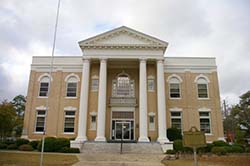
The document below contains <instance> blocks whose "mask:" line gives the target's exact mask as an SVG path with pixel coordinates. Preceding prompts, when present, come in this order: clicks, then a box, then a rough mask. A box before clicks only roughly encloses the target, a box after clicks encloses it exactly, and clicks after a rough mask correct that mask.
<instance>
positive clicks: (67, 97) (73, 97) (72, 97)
mask: <svg viewBox="0 0 250 166" xmlns="http://www.w3.org/2000/svg"><path fill="white" fill-rule="evenodd" d="M69 78H70V77H69ZM69 83H76V96H67V93H68V84H69ZM65 92H66V94H65V98H66V99H77V97H78V96H77V94H78V82H67V83H66V91H65Z"/></svg>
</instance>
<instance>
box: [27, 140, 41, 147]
mask: <svg viewBox="0 0 250 166" xmlns="http://www.w3.org/2000/svg"><path fill="white" fill-rule="evenodd" d="M39 142H40V141H30V142H29V145H31V146H32V148H33V149H37V145H38V144H39Z"/></svg>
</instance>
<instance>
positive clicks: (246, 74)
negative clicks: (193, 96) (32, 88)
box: [0, 0, 250, 104]
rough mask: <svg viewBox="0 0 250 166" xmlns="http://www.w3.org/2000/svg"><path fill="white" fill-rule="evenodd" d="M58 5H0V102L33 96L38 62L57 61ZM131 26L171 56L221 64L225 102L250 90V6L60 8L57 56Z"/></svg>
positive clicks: (211, 2) (239, 2) (89, 4)
mask: <svg viewBox="0 0 250 166" xmlns="http://www.w3.org/2000/svg"><path fill="white" fill-rule="evenodd" d="M57 2H58V0H35V1H34V0H22V1H20V0H0V85H1V86H0V101H2V100H4V99H8V100H12V99H13V97H14V96H16V95H19V94H22V95H24V96H26V95H27V87H28V81H29V74H30V65H31V61H32V56H50V55H51V50H52V44H53V33H54V25H55V19H56V9H57ZM123 25H124V26H128V27H130V28H133V29H135V30H138V31H140V32H143V33H146V34H149V35H152V36H154V37H157V38H159V39H162V40H164V41H167V42H168V43H169V47H168V49H167V51H166V53H165V56H169V57H216V62H217V66H218V77H219V84H220V94H221V99H222V100H223V99H225V100H226V101H227V103H228V104H236V103H237V102H238V101H239V98H238V97H239V96H240V95H241V94H243V93H245V92H247V91H248V90H250V45H249V44H250V0H105V1H104V0H74V1H72V0H61V6H60V15H59V22H58V31H57V39H56V40H57V41H56V51H55V56H81V55H82V54H81V50H80V48H79V46H78V41H81V40H83V39H86V38H88V37H91V36H93V35H97V34H99V33H102V32H105V31H108V30H111V29H113V28H116V27H120V26H123Z"/></svg>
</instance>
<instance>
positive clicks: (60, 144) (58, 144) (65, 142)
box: [54, 138, 70, 152]
mask: <svg viewBox="0 0 250 166" xmlns="http://www.w3.org/2000/svg"><path fill="white" fill-rule="evenodd" d="M64 147H68V148H69V147H70V141H69V139H67V138H57V139H56V141H55V145H54V150H55V152H60V151H61V149H62V148H64Z"/></svg>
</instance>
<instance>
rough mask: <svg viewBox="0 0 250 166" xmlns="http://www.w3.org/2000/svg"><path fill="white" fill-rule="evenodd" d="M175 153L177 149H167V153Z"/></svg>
mask: <svg viewBox="0 0 250 166" xmlns="http://www.w3.org/2000/svg"><path fill="white" fill-rule="evenodd" d="M175 153H176V151H175V150H171V149H169V150H167V151H166V154H175Z"/></svg>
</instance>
